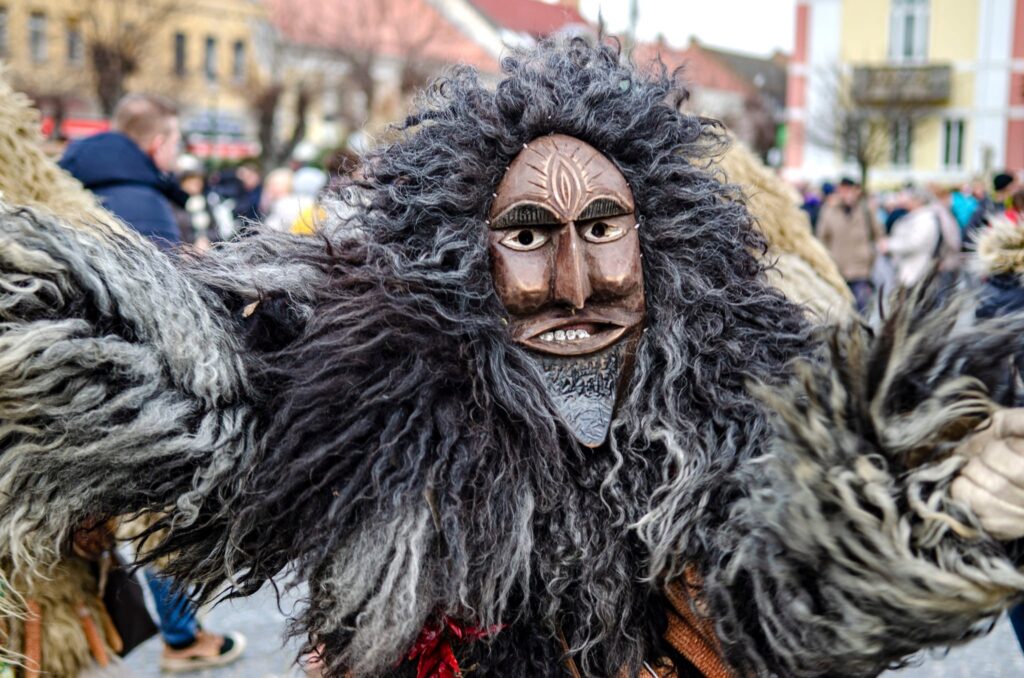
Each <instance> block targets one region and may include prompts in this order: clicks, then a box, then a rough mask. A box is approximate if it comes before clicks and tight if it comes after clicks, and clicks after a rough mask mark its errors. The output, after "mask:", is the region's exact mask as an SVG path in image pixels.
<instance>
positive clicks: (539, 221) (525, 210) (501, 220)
mask: <svg viewBox="0 0 1024 678" xmlns="http://www.w3.org/2000/svg"><path fill="white" fill-rule="evenodd" d="M557 223H558V217H556V216H555V215H554V213H552V212H551V211H550V210H548V209H546V208H544V207H541V206H540V205H531V204H524V205H516V206H515V207H513V208H512V209H510V210H508V211H506V212H504V213H503V214H502V215H501V216H499V217H498V218H497V219H494V220H493V221H491V228H495V229H497V228H514V227H516V226H551V225H553V224H557Z"/></svg>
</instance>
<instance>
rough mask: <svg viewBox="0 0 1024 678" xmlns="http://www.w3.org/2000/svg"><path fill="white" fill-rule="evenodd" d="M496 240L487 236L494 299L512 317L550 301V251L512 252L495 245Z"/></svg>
mask: <svg viewBox="0 0 1024 678" xmlns="http://www.w3.org/2000/svg"><path fill="white" fill-rule="evenodd" d="M500 237H501V234H500V233H498V234H493V233H492V234H491V273H492V275H493V276H494V289H495V291H497V293H498V298H499V299H501V301H502V303H503V304H504V305H505V308H506V309H508V312H509V313H511V314H512V315H524V314H527V313H531V312H533V311H536V310H538V309H540V308H541V307H543V306H544V304H546V303H547V302H548V301H549V300H550V298H551V266H552V262H551V251H550V248H548V247H541V248H540V249H537V250H532V251H529V252H516V251H514V250H510V249H509V248H507V247H505V246H503V245H501V244H500V243H499V242H497V240H499V239H500Z"/></svg>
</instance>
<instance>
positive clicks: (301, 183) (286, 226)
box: [266, 167, 327, 233]
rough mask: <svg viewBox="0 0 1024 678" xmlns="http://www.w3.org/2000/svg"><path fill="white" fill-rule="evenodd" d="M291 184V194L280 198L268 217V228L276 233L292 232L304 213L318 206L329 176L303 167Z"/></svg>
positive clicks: (315, 169) (313, 168) (312, 168)
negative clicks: (317, 201)
mask: <svg viewBox="0 0 1024 678" xmlns="http://www.w3.org/2000/svg"><path fill="white" fill-rule="evenodd" d="M291 184H292V185H291V188H292V191H291V193H290V194H288V195H286V196H283V197H281V198H279V199H278V200H277V201H276V202H275V203H274V207H273V209H272V210H271V212H270V214H269V215H268V216H267V220H266V223H267V226H269V227H270V228H272V229H274V230H275V231H282V232H285V233H287V232H288V231H291V230H292V227H293V226H295V225H296V223H297V222H299V220H300V219H301V218H302V216H303V211H304V210H307V208H309V207H311V206H312V205H315V204H316V200H317V198H318V197H319V195H320V191H321V190H322V189H323V187H324V186H326V185H327V174H326V173H325V172H324V171H323V170H321V169H317V168H316V167H303V168H301V169H299V170H297V171H296V172H295V174H294V175H293V176H292V182H291Z"/></svg>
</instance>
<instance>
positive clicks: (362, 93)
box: [267, 0, 443, 128]
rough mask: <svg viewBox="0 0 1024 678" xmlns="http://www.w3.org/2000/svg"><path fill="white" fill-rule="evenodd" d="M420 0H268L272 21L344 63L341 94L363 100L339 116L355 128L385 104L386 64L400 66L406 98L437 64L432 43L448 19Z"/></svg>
mask: <svg viewBox="0 0 1024 678" xmlns="http://www.w3.org/2000/svg"><path fill="white" fill-rule="evenodd" d="M424 4H425V3H417V2H415V0H374V1H373V2H366V1H364V0H322V1H321V2H318V3H308V4H305V5H303V4H296V3H294V2H291V1H290V0H268V3H267V6H268V11H269V14H270V16H271V17H272V21H273V22H274V23H275V24H276V25H278V26H284V27H285V29H286V32H288V33H290V34H291V35H295V36H301V41H302V43H303V44H304V46H305V47H306V49H307V50H311V51H316V52H318V53H319V54H320V56H321V58H322V59H324V60H328V61H333V62H334V63H336V64H342V65H343V66H344V73H345V75H344V77H343V78H341V79H340V83H339V86H340V87H341V90H342V91H341V92H340V94H341V98H342V99H348V100H349V102H351V101H353V100H355V101H358V103H359V105H358V106H352V105H349V106H343V107H342V109H341V110H340V111H339V115H340V117H341V118H342V119H343V121H344V122H345V123H346V125H348V126H349V127H350V128H357V127H360V126H362V125H364V124H366V123H367V122H368V121H369V120H370V119H371V118H372V117H373V116H374V114H375V112H376V109H377V106H378V104H379V103H380V96H381V87H382V83H381V80H380V70H381V66H382V65H383V64H385V63H386V64H387V65H388V66H389V67H390V68H394V69H396V70H397V74H398V77H397V85H398V87H397V90H398V94H399V95H401V96H402V97H405V96H408V95H409V94H410V93H411V92H414V91H416V90H417V89H419V88H420V87H421V86H422V85H423V84H424V83H425V82H427V80H429V78H430V77H431V76H432V75H433V73H434V69H435V68H436V64H435V63H432V62H431V60H430V59H429V58H427V57H428V54H427V52H428V48H429V46H430V45H431V43H432V42H434V41H435V40H437V39H438V38H439V33H440V30H441V28H442V25H443V22H442V20H441V17H440V15H439V14H438V13H437V12H436V11H429V12H423V11H422V8H423V6H424Z"/></svg>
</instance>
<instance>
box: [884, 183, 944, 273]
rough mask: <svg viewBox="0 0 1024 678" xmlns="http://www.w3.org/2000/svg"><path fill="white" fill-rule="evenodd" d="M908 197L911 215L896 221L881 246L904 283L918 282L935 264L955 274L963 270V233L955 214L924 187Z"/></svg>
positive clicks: (907, 192)
mask: <svg viewBox="0 0 1024 678" xmlns="http://www.w3.org/2000/svg"><path fill="white" fill-rule="evenodd" d="M904 195H905V200H904V204H905V205H906V209H907V212H906V214H904V215H903V216H901V217H899V218H898V219H896V221H895V223H894V224H893V229H892V234H891V235H890V236H889V238H888V239H887V240H886V241H885V242H884V243H883V244H882V246H881V249H882V251H883V252H884V253H886V254H888V255H889V256H891V257H892V259H893V263H894V264H895V266H896V274H897V277H898V280H899V282H900V284H902V285H906V286H910V285H913V284H915V283H917V282H918V281H920V280H921V279H923V278H924V276H925V275H927V274H928V272H929V271H930V270H931V268H932V266H933V265H938V266H939V268H940V270H941V271H944V272H947V273H950V274H952V273H954V272H955V271H956V270H957V269H958V268H959V254H960V233H959V228H958V227H957V225H956V222H955V220H954V219H953V217H952V215H951V214H949V213H948V211H947V210H946V208H945V206H944V205H942V204H941V202H939V201H938V200H936V199H935V196H933V195H932V194H931V193H930V192H928V191H927V190H925V189H923V188H910V189H907V190H906V191H905V192H904Z"/></svg>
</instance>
